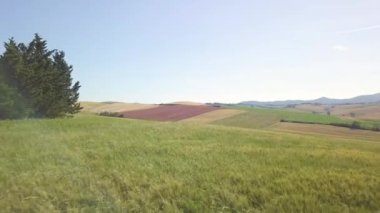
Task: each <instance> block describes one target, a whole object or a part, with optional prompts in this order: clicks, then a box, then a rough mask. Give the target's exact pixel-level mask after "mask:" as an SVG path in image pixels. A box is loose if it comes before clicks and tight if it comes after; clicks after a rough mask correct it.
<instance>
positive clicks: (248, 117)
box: [213, 107, 380, 129]
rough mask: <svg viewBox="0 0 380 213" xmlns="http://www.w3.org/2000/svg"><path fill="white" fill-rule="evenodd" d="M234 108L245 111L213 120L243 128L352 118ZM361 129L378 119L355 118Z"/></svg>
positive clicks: (374, 124)
mask: <svg viewBox="0 0 380 213" xmlns="http://www.w3.org/2000/svg"><path fill="white" fill-rule="evenodd" d="M233 108H234V109H240V110H245V111H246V112H245V113H242V114H239V115H236V116H232V117H229V118H226V119H222V120H218V121H215V122H213V123H214V124H221V125H226V126H235V127H243V128H253V129H257V128H266V127H271V126H272V125H274V124H276V123H278V122H280V121H281V120H286V121H291V122H305V123H316V124H332V123H335V124H351V123H352V122H353V120H347V119H342V118H340V117H337V116H332V115H331V116H328V115H322V114H312V113H305V112H297V111H291V110H287V109H269V108H255V107H233ZM357 121H358V122H359V123H360V127H361V128H363V129H372V128H373V127H380V121H369V120H357Z"/></svg>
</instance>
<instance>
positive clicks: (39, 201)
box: [0, 115, 380, 212]
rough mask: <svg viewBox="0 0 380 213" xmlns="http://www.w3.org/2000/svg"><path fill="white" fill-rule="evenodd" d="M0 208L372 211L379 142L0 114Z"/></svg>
mask: <svg viewBox="0 0 380 213" xmlns="http://www.w3.org/2000/svg"><path fill="white" fill-rule="evenodd" d="M0 141H1V148H0V198H1V199H0V209H2V211H3V212H15V211H16V212H40V211H47V212H54V211H64V212H66V211H87V212H94V211H99V212H125V211H131V212H157V211H164V212H168V211H169V212H173V211H174V212H175V211H185V212H210V211H211V212H220V211H243V212H244V211H264V212H267V211H284V212H301V211H303V212H315V211H317V212H345V211H350V212H351V211H352V212H358V211H363V212H376V211H378V210H379V209H380V194H379V193H378V192H379V191H380V176H379V174H380V164H379V162H380V143H377V142H370V141H364V140H344V139H337V138H334V137H331V136H330V137H328V136H326V137H325V136H318V137H312V136H302V135H296V134H287V133H277V132H273V131H260V130H249V129H240V128H229V127H218V126H210V125H195V124H185V123H161V122H147V121H134V120H128V119H121V118H106V117H96V116H86V115H80V116H79V117H76V118H73V119H55V120H23V121H0Z"/></svg>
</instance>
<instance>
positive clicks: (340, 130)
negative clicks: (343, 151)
mask: <svg viewBox="0 0 380 213" xmlns="http://www.w3.org/2000/svg"><path fill="white" fill-rule="evenodd" d="M272 129H273V130H276V131H282V132H290V133H301V134H308V135H324V136H328V137H337V138H348V139H359V140H371V141H378V142H380V132H374V131H368V130H358V129H355V130H354V129H349V128H345V127H336V126H329V125H319V124H299V123H287V122H284V123H278V124H276V125H274V126H273V127H272Z"/></svg>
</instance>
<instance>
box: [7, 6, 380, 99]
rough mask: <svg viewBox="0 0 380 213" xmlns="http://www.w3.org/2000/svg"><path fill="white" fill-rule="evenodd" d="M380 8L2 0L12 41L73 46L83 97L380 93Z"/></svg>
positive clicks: (70, 55)
mask: <svg viewBox="0 0 380 213" xmlns="http://www.w3.org/2000/svg"><path fill="white" fill-rule="evenodd" d="M379 11H380V1H379V0H314V1H305V0H286V1H284V0H266V1H262V0H233V1H231V0H207V1H205V0H187V1H185V0H183V1H180V0H138V1H129V0H118V1H117V0H98V1H94V0H65V1H58V0H55V1H54V0H51V1H47V0H1V4H0V41H1V42H5V41H7V40H8V39H9V38H10V37H14V38H15V40H16V41H18V42H30V41H31V39H32V38H33V36H34V33H39V34H40V35H41V36H42V37H43V38H44V39H46V40H47V42H48V47H49V48H50V49H59V50H63V51H64V52H65V53H66V60H67V62H68V63H69V64H72V65H73V67H74V71H73V74H72V75H73V77H74V79H75V80H78V81H80V83H81V85H82V87H81V89H80V100H81V101H124V102H139V103H164V102H173V101H195V102H225V103H235V102H240V101H247V100H261V101H269V100H286V99H314V98H319V97H322V96H327V97H332V98H350V97H353V96H357V95H362V94H372V93H377V92H380V12H379ZM3 51H4V48H3V47H2V46H1V47H0V52H1V53H2V52H3Z"/></svg>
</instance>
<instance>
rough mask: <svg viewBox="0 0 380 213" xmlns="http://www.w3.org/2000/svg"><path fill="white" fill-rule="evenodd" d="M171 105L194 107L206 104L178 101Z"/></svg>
mask: <svg viewBox="0 0 380 213" xmlns="http://www.w3.org/2000/svg"><path fill="white" fill-rule="evenodd" d="M170 104H180V105H194V106H199V105H205V104H204V103H198V102H191V101H176V102H173V103H170Z"/></svg>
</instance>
